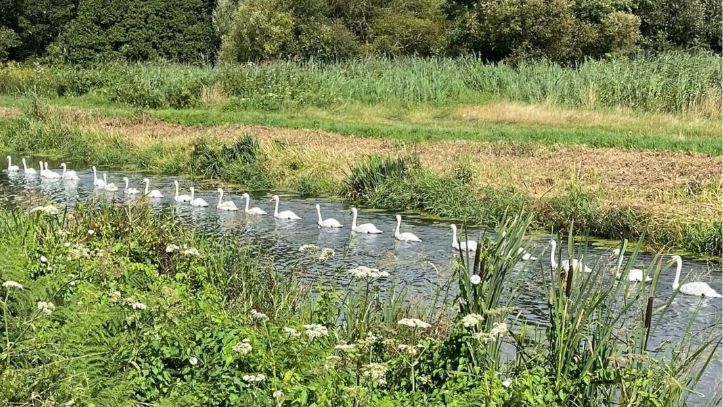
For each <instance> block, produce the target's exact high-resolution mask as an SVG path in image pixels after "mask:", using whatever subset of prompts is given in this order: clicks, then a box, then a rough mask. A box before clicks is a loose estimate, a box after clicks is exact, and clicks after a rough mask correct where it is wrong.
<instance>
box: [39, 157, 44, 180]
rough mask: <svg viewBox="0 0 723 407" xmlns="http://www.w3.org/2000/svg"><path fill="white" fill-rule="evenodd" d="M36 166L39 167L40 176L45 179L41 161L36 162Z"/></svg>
mask: <svg viewBox="0 0 723 407" xmlns="http://www.w3.org/2000/svg"><path fill="white" fill-rule="evenodd" d="M38 165H39V166H40V172H39V174H40V176H41V177H43V178H45V166H44V165H43V162H42V161H38Z"/></svg>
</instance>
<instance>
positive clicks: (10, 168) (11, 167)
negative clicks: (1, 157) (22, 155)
mask: <svg viewBox="0 0 723 407" xmlns="http://www.w3.org/2000/svg"><path fill="white" fill-rule="evenodd" d="M6 158H7V160H8V172H18V171H20V167H18V166H17V165H13V159H12V157H10V156H7V157H6Z"/></svg>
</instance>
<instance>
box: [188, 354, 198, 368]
mask: <svg viewBox="0 0 723 407" xmlns="http://www.w3.org/2000/svg"><path fill="white" fill-rule="evenodd" d="M188 363H190V364H191V366H196V365H197V364H198V358H197V357H195V356H192V357H191V358H190V359H188Z"/></svg>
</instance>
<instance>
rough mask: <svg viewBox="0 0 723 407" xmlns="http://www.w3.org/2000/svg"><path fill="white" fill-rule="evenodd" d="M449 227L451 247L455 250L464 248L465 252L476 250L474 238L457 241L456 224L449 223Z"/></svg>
mask: <svg viewBox="0 0 723 407" xmlns="http://www.w3.org/2000/svg"><path fill="white" fill-rule="evenodd" d="M449 227H450V228H451V229H452V247H453V248H455V249H457V250H464V251H465V252H474V251H476V250H477V242H475V241H474V240H467V241H465V242H459V241H457V225H455V224H451V225H449Z"/></svg>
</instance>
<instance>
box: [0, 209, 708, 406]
mask: <svg viewBox="0 0 723 407" xmlns="http://www.w3.org/2000/svg"><path fill="white" fill-rule="evenodd" d="M78 205H79V206H78V207H77V208H75V209H70V208H60V207H57V206H52V205H45V206H39V207H36V208H32V209H30V210H29V211H27V212H25V211H23V212H21V211H19V210H4V211H2V212H0V254H2V259H3V267H2V268H0V282H1V283H0V311H1V312H2V320H1V321H0V354H1V355H3V358H2V359H0V378H2V382H3V386H0V399H1V400H3V401H4V402H5V403H6V404H22V403H47V404H60V403H62V404H65V403H70V402H72V403H75V404H90V403H94V404H102V405H115V404H154V405H155V404H158V405H208V406H229V405H231V406H235V405H271V406H273V405H276V406H282V405H309V404H317V405H444V404H447V405H450V404H451V405H459V404H470V403H473V404H481V405H580V406H593V405H600V404H606V405H608V404H619V405H626V406H633V405H647V404H652V403H654V402H657V401H662V402H664V405H671V406H677V405H681V406H682V405H685V403H686V401H687V399H688V397H689V396H690V394H691V389H692V388H693V387H694V386H695V384H696V382H697V381H698V380H699V378H700V374H701V373H702V372H703V371H704V370H705V369H706V367H707V365H708V364H709V363H710V360H711V358H712V355H714V354H715V351H716V347H717V343H718V342H719V341H720V333H719V332H718V329H711V332H708V331H703V332H700V333H698V337H697V339H696V340H693V339H692V338H691V337H690V335H684V339H683V340H682V341H680V342H679V343H677V344H673V345H671V346H674V349H673V351H672V352H670V353H666V352H660V351H659V350H657V349H651V347H650V346H649V345H648V343H647V335H648V333H649V332H650V330H651V329H653V328H654V326H655V325H656V324H658V323H661V321H664V319H665V316H666V309H667V307H668V306H669V305H670V303H671V301H672V299H667V298H659V297H658V296H657V295H656V293H655V290H656V284H657V277H658V275H659V274H660V272H661V270H662V269H661V267H660V264H659V263H657V262H656V263H654V264H652V265H651V266H650V267H649V271H650V273H651V275H653V276H654V281H653V283H652V285H650V286H635V285H632V284H630V283H627V279H622V280H621V281H618V282H616V281H611V275H610V273H609V271H608V270H606V269H605V268H604V267H603V266H602V265H601V266H600V267H596V269H595V270H594V272H593V273H591V274H584V273H583V274H579V273H577V271H576V270H568V271H565V270H561V269H552V270H543V271H544V272H546V274H547V275H548V276H549V278H546V279H543V280H541V281H539V284H543V285H544V286H545V287H546V288H547V291H546V294H544V296H545V298H544V300H546V301H547V304H548V307H547V309H546V311H545V312H546V314H547V317H548V321H549V323H533V322H531V321H527V320H526V319H525V318H524V316H522V313H523V311H525V309H524V308H523V305H522V303H521V302H519V301H518V300H517V293H518V292H519V288H520V287H519V286H518V285H517V284H518V283H516V281H519V279H514V278H512V276H513V274H515V273H527V274H529V275H530V276H531V277H532V276H533V275H534V274H532V271H531V270H529V269H527V268H522V269H519V268H518V267H517V264H518V262H519V260H520V258H519V257H520V253H519V251H518V249H519V248H520V247H521V246H522V244H523V241H524V236H525V232H526V229H527V227H528V225H529V223H530V220H531V218H530V217H529V216H528V215H524V214H519V215H516V216H509V217H506V218H505V219H504V220H503V221H502V222H501V223H500V224H499V225H498V227H497V232H498V233H496V234H495V237H489V236H487V237H485V236H482V237H481V239H480V241H481V243H482V246H480V250H479V251H477V252H476V254H474V255H469V254H468V253H462V252H460V253H459V260H458V261H457V263H456V264H455V265H454V272H453V274H452V275H453V278H454V282H455V283H456V285H457V286H458V288H459V289H458V294H457V295H456V296H455V297H454V298H453V302H452V303H451V305H452V306H453V308H452V309H446V310H444V312H440V311H439V309H437V308H436V307H435V306H434V305H429V304H428V305H427V306H424V305H422V306H419V305H417V306H414V307H412V306H410V305H409V304H410V302H409V301H407V300H406V299H405V297H404V294H403V291H399V290H397V289H396V288H395V287H396V286H395V285H394V284H392V285H390V284H383V282H385V281H389V280H391V281H395V279H396V276H394V275H390V273H388V272H386V271H385V270H383V269H381V270H380V269H374V268H369V267H354V268H352V269H351V270H346V269H344V268H342V269H340V270H336V271H335V273H336V276H337V277H336V278H337V279H338V281H340V282H341V284H326V285H319V286H318V289H316V290H315V291H314V292H312V291H311V290H309V289H308V287H304V285H302V284H300V282H299V281H298V280H297V278H296V277H295V275H294V268H293V266H291V267H289V268H285V269H277V268H276V267H274V265H273V261H272V260H271V259H270V258H268V257H267V256H266V255H264V254H263V253H264V247H263V244H262V243H259V244H258V246H254V247H239V245H238V243H237V242H235V241H234V240H232V239H224V238H212V237H208V236H205V235H203V234H201V233H199V232H197V231H195V230H193V229H191V228H184V227H181V226H180V225H179V224H178V223H177V222H176V220H175V218H174V216H173V214H172V213H170V214H169V213H166V214H158V213H154V212H153V211H152V210H151V208H150V206H149V205H147V204H146V203H144V202H140V203H136V204H121V205H112V204H108V203H104V202H93V201H89V202H83V203H79V204H78ZM26 209H29V208H26ZM463 235H464V233H463ZM570 237H571V236H570ZM569 241H570V242H572V239H571V238H570V239H569ZM317 249H318V248H317ZM304 250H305V252H307V251H308V250H310V248H309V247H307V248H305V249H304ZM574 252H575V247H574V246H573V245H572V244H570V245H569V246H568V249H567V253H568V255H569V256H573V255H576V254H575V253H574ZM330 255H331V256H335V255H343V254H334V253H331V254H326V255H325V256H327V257H326V258H328V256H330ZM314 256H316V254H314ZM577 256H579V254H577ZM634 257H635V254H634V255H633V256H632V257H631V259H630V260H629V262H628V263H627V264H626V265H625V267H624V270H625V271H624V272H627V270H628V269H629V268H630V266H631V265H632V264H633V262H634ZM318 261H320V262H324V261H325V257H324V256H320V257H319V258H318ZM350 267H351V266H350ZM651 304H652V306H651ZM695 318H696V316H695V314H693V315H692V316H691V322H693V321H695ZM691 326H692V325H691ZM714 328H715V327H714ZM689 331H690V328H689ZM690 332H692V331H690ZM709 333H710V334H711V336H708V334H709ZM510 347H513V348H514V352H512V353H511V354H510V353H509V352H505V351H503V349H504V348H508V349H509V348H510Z"/></svg>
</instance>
